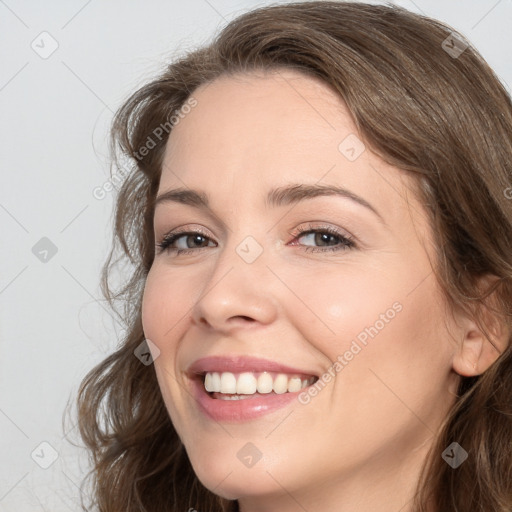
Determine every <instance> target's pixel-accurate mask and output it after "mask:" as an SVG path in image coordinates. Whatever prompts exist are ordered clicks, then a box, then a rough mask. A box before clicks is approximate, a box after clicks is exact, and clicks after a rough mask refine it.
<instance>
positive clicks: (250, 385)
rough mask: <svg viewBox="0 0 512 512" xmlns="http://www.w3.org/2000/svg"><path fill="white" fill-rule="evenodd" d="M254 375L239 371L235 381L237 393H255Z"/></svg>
mask: <svg viewBox="0 0 512 512" xmlns="http://www.w3.org/2000/svg"><path fill="white" fill-rule="evenodd" d="M256 383H257V381H256V377H255V376H254V375H253V374H252V373H248V372H247V373H241V374H240V376H239V377H238V380H237V381H236V393H237V395H253V394H254V393H256Z"/></svg>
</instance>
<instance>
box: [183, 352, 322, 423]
mask: <svg viewBox="0 0 512 512" xmlns="http://www.w3.org/2000/svg"><path fill="white" fill-rule="evenodd" d="M187 374H188V376H189V379H190V382H191V385H192V387H193V391H194V397H195V399H196V403H197V404H198V405H199V409H200V411H201V412H202V413H204V414H205V415H206V416H207V417H208V418H210V419H214V420H215V421H227V422H240V421H248V420H254V419H257V418H259V417H261V416H262V415H265V414H268V413H270V412H272V411H275V410H277V409H280V408H282V407H285V406H287V405H291V404H292V403H293V402H294V401H296V400H297V397H298V395H299V394H300V393H302V392H303V391H304V390H306V389H307V388H308V387H310V386H312V385H314V384H315V383H316V382H317V381H318V379H319V377H318V375H315V374H313V373H310V372H308V371H303V370H299V369H296V368H291V367H288V366H285V365H281V364H278V363H276V362H273V361H268V360H263V359H256V358H251V357H247V356H239V357H219V356H217V357H208V358H204V359H200V360H198V361H196V362H195V363H194V364H193V365H192V366H191V367H190V368H189V370H188V372H187Z"/></svg>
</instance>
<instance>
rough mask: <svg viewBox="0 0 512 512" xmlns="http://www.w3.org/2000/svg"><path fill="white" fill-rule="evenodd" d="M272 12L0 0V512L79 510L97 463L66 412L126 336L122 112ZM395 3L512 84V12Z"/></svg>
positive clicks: (231, 1)
mask: <svg viewBox="0 0 512 512" xmlns="http://www.w3.org/2000/svg"><path fill="white" fill-rule="evenodd" d="M269 3H270V2H257V1H249V0H246V1H240V0H239V1H235V0H190V1H188V2H186V3H185V2H184V1H181V2H178V1H177V0H168V1H163V0H158V1H152V2H142V1H134V0H131V1H124V2H123V1H121V0H111V1H109V2H102V1H100V0H89V1H84V0H73V1H70V0H67V1H64V0H60V1H52V2H36V1H35V0H31V1H16V0H5V1H4V0H0V45H1V48H2V53H1V66H0V109H1V117H0V147H1V160H0V161H1V176H2V187H1V189H0V226H1V234H2V241H1V244H0V257H1V267H0V354H1V357H0V434H1V435H0V461H1V467H0V511H9V512H10V511H16V512H20V511H21V512H25V511H26V512H31V511H44V510H48V511H50V510H51V511H52V512H61V511H70V510H71V511H78V510H79V493H80V491H79V489H78V484H79V482H80V480H81V478H82V477H83V475H84V474H85V471H86V469H87V464H86V462H87V459H86V458H85V454H84V452H83V450H81V449H80V448H78V447H75V446H73V445H72V444H71V443H70V442H69V440H73V439H75V440H76V429H74V428H73V427H74V423H73V421H72V420H71V421H70V422H68V423H67V425H66V426H65V427H63V425H62V418H63V411H64V408H65V406H66V403H67V401H68V399H69V398H70V397H73V394H74V393H75V392H76V389H77V387H78V384H79V382H80V380H81V377H83V376H84V375H85V373H86V371H87V370H88V369H90V368H91V367H92V366H93V364H94V363H95V362H98V361H100V360H101V359H102V358H103V357H105V355H106V354H107V353H108V352H109V351H111V350H112V348H113V347H114V346H115V344H116V336H118V333H119V328H118V327H116V322H115V321H114V320H113V319H112V317H111V316H110V314H109V311H108V308H107V307H106V305H105V304H104V301H102V298H101V294H100V291H99V274H100V269H101V265H102V263H103V260H104V258H105V256H106V253H107V250H108V245H109V241H110V225H111V224H110V222H111V220H110V214H111V209H112V204H113V203H112V199H113V192H108V193H106V194H105V197H104V198H103V199H97V198H95V197H94V195H93V191H94V189H95V188H97V187H102V186H103V185H104V184H105V183H106V182H107V181H108V178H109V167H108V153H107V148H106V144H105V140H106V133H107V130H108V125H109V122H110V119H111V117H112V114H113V112H114V111H115V110H116V108H117V107H118V106H119V105H120V103H121V101H122V100H123V98H125V97H126V96H127V94H128V93H129V92H131V91H133V90H134V89H135V88H137V87H138V86H140V85H142V84H143V83H144V82H145V81H147V80H148V79H149V78H151V77H152V76H153V75H154V74H155V73H157V72H158V71H159V70H160V69H161V68H162V67H163V65H164V64H165V63H166V62H167V61H168V60H169V59H171V58H172V57H173V56H174V55H177V54H179V53H181V52H183V51H184V50H186V49H191V48H193V47H196V46H198V45H201V44H203V43H206V42H207V41H208V40H209V39H210V38H211V36H212V34H214V33H215V32H216V31H218V30H219V29H220V28H221V27H222V26H224V25H225V24H226V22H228V21H229V20H231V19H232V18H233V17H235V16H236V15H237V14H240V13H241V12H243V11H246V10H248V9H250V8H252V7H256V6H259V5H265V4H269ZM374 3H381V2H374ZM395 3H396V4H399V5H402V6H404V7H406V8H408V9H410V10H412V11H414V12H419V13H424V14H426V15H428V16H432V17H435V18H438V19H440V20H442V21H445V22H448V23H449V24H451V25H452V26H453V27H455V28H456V29H458V30H460V31H462V33H463V34H464V35H465V36H466V37H467V38H468V39H469V40H470V41H471V42H472V43H473V44H474V45H475V46H476V47H477V48H478V49H479V50H480V52H481V53H482V54H483V56H484V57H485V58H486V59H487V61H488V62H489V64H490V65H491V66H492V67H493V68H494V69H495V71H496V73H497V74H498V76H499V77H500V78H501V80H502V81H503V82H504V83H507V82H508V83H510V84H512V64H511V61H510V50H511V47H512V35H511V31H510V22H511V21H512V1H510V0H500V1H496V0H471V1H464V2H462V1H451V2H448V1H446V0H414V1H412V0H403V1H397V2H395ZM42 32H47V33H48V34H49V35H44V34H43V35H41V33H42ZM57 44H58V47H57V49H56V50H55V51H54V52H53V53H52V54H51V55H48V54H49V53H50V51H51V50H52V49H53V48H52V45H53V46H56V45H57ZM507 88H508V86H507ZM43 237H46V238H47V239H49V240H50V241H51V244H49V242H48V241H47V240H43V241H41V239H42V238H43ZM55 250H57V252H56V253H55V254H53V252H54V251H55ZM45 251H48V252H45ZM52 251H53V252H52ZM41 443H48V444H42V445H41ZM55 457H56V459H55ZM54 459H55V460H54ZM50 464H51V465H50ZM44 466H49V467H48V468H47V469H44Z"/></svg>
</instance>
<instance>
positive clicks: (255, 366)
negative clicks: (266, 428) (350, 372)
mask: <svg viewBox="0 0 512 512" xmlns="http://www.w3.org/2000/svg"><path fill="white" fill-rule="evenodd" d="M264 371H269V372H280V373H288V374H292V375H293V374H299V375H312V376H313V375H315V374H314V373H312V372H310V371H306V370H300V369H298V368H292V367H291V366H286V365H283V364H280V363H276V362H275V361H270V360H269V359H261V358H257V357H248V356H210V357H203V358H201V359H198V360H196V361H194V363H192V364H191V365H190V367H189V368H188V371H187V373H188V374H189V376H193V374H204V373H206V372H232V373H238V372H264ZM315 376H316V375H315Z"/></svg>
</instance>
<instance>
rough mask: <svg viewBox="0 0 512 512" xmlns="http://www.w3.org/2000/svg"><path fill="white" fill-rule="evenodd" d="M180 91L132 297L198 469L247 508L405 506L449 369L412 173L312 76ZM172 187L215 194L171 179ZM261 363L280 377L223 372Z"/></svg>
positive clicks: (259, 78)
mask: <svg viewBox="0 0 512 512" xmlns="http://www.w3.org/2000/svg"><path fill="white" fill-rule="evenodd" d="M193 96H194V97H195V98H196V100H197V106H196V107H195V108H194V109H192V110H191V112H190V113H189V114H187V115H186V117H185V118H184V119H182V120H181V121H180V123H179V124H178V125H177V126H175V128H174V129H173V130H172V132H171V135H170V138H169V141H168V144H167V148H166V153H165V158H164V165H163V170H162V178H161V182H160V187H159V191H158V195H159V196H162V197H161V200H160V201H159V202H158V204H157V207H156V211H155V218H154V227H155V237H156V240H157V243H162V241H163V240H164V239H165V238H166V241H164V245H166V246H167V248H166V249H164V250H160V248H158V247H157V254H156V256H155V260H154V263H153V266H152V268H151V270H150V272H149V275H148V277H147V282H146V287H145V292H144V300H143V311H142V313H143V326H144V332H145V335H146V337H147V339H149V340H151V342H152V343H154V344H155V345H156V346H157V347H158V349H159V350H160V355H159V356H158V357H157V358H156V360H155V370H156V373H157V377H158V382H159V385H160V389H161V392H162V395H163V398H164V401H165V404H166V407H167V409H168V411H169V414H170V416H171V419H172V421H173V424H174V426H175V428H176V430H177V432H178V434H179V435H180V438H181V439H182V441H183V443H184V445H185V447H186V450H187V453H188V455H189V458H190V460H191V463H192V465H193V468H194V471H195V472H196V474H197V475H198V477H199V479H200V480H201V481H202V483H203V484H204V485H205V486H206V487H208V488H209V489H210V490H212V491H213V492H215V493H216V494H219V495H222V496H224V497H228V498H231V499H234V498H240V502H241V503H245V504H246V505H247V507H251V508H247V510H252V508H254V510H257V507H256V504H257V503H260V504H261V503H264V500H269V501H268V503H271V504H272V506H270V505H268V506H267V508H265V510H274V508H272V507H276V508H275V510H278V509H279V510H287V509H290V510H294V508H293V507H294V506H295V507H297V504H296V502H295V501H294V500H297V501H299V502H300V504H301V505H302V506H303V507H304V508H306V509H307V510H321V508H320V504H324V505H325V506H328V504H329V503H330V502H329V501H326V500H333V504H335V503H337V504H338V506H334V505H333V504H331V505H332V506H334V508H335V509H337V510H346V509H347V510H353V508H350V505H352V506H355V504H357V503H359V504H361V503H364V504H367V505H368V510H373V509H375V510H377V509H378V510H388V509H387V508H386V509H384V508H383V503H384V504H387V505H388V506H389V507H390V508H389V510H398V509H399V508H400V506H398V507H397V508H393V507H394V505H395V504H402V505H403V504H404V503H405V502H406V501H407V500H408V499H410V497H411V496H410V494H411V493H412V492H413V486H414V483H415V482H414V481H415V478H416V476H417V472H418V471H419V464H420V463H421V461H422V459H423V457H424V456H425V454H426V450H427V448H428V447H429V446H430V442H431V440H432V437H433V435H434V434H435V432H436V430H437V428H438V426H439V424H440V422H441V421H442V419H443V418H444V416H445V415H446V413H447V411H448V409H449V407H450V406H451V404H452V403H453V402H452V401H453V399H454V394H455V393H456V390H457V383H458V376H457V375H456V374H455V373H454V372H453V370H452V356H453V354H454V351H455V344H454V341H453V339H452V338H451V337H450V334H449V332H448V331H447V329H448V328H450V327H453V326H451V324H450V321H449V318H448V316H447V314H446V309H445V302H444V300H443V298H442V295H441V292H440V289H439V287H438V285H437V283H436V280H435V278H434V274H433V273H432V268H431V264H430V262H429V257H428V255H427V252H426V251H427V250H428V251H429V253H430V256H431V258H433V247H432V241H431V233H430V230H429V228H428V224H427V221H426V216H425V214H424V209H423V207H422V206H421V205H420V204H419V203H418V202H417V200H416V199H415V196H414V194H413V192H412V189H411V183H412V182H411V181H409V180H410V178H409V177H408V176H406V175H405V174H404V173H403V172H402V171H399V170H398V169H396V168H393V167H391V166H389V165H387V164H385V163H384V162H382V161H381V160H380V159H379V158H378V157H377V156H376V155H374V154H372V153H371V151H370V150H369V148H366V149H365V148H364V146H363V145H362V143H361V142H360V140H359V139H358V138H357V137H356V135H355V134H357V130H356V128H355V126H354V124H353V122H352V121H351V118H350V116H349V115H348V113H347V110H346V108H345V107H344V104H343V103H342V101H341V100H340V99H339V97H338V96H337V95H336V94H334V92H332V91H331V90H330V89H329V88H328V87H327V86H326V85H324V84H322V83H321V82H319V81H317V80H315V79H312V78H310V77H306V76H304V75H302V74H298V73H296V72H294V71H291V70H283V71H281V72H279V73H277V72H272V73H266V74H254V73H252V74H244V75H236V76H230V77H227V76H225V77H221V78H219V79H217V80H216V81H214V82H212V83H211V84H209V85H207V86H201V87H200V88H199V89H198V90H196V91H195V92H194V94H193ZM300 186H302V187H314V190H313V189H311V190H309V191H306V192H307V193H305V194H302V193H300ZM288 187H293V188H292V189H290V190H288V192H286V191H284V192H283V190H285V189H286V190H287V189H288ZM321 187H331V189H330V191H329V192H328V193H327V192H325V190H324V192H325V193H324V194H321V193H319V190H320V188H321ZM333 187H336V188H337V190H338V192H339V193H338V194H335V193H334V192H333V190H334V188H333ZM177 189H187V190H194V191H197V192H198V193H199V194H200V195H201V194H202V195H203V199H204V196H207V199H208V207H206V206H205V205H204V204H199V203H200V202H201V201H199V198H198V197H197V196H193V195H191V194H188V195H187V194H181V195H176V194H174V195H173V194H167V195H166V196H164V194H165V193H167V192H171V191H176V190H177ZM276 189H280V191H281V193H279V191H278V192H275V190H276ZM271 191H274V192H273V193H272V194H271V195H270V196H269V194H270V192H271ZM267 196H269V197H267ZM173 197H174V198H175V199H176V198H178V199H179V200H172V199H173ZM202 202H204V201H202ZM301 231H302V232H301ZM176 233H187V234H188V236H187V235H181V236H180V237H179V238H175V239H174V240H172V239H170V238H169V236H168V235H169V234H176ZM183 249H186V251H185V252H181V253H177V250H183ZM450 333H453V331H452V330H450ZM217 356H219V357H221V358H224V359H218V360H212V359H210V360H208V359H207V360H204V359H203V358H208V357H217ZM244 356H247V357H252V358H257V359H258V360H261V359H263V360H266V362H265V361H263V362H261V361H254V360H250V359H243V357H244ZM199 360H202V361H199ZM198 361H199V362H198ZM267 364H268V368H266V366H265V365H267ZM194 365H195V366H194ZM265 370H268V373H269V375H270V377H272V378H273V380H272V383H273V385H274V386H275V388H274V389H277V390H278V393H274V392H271V393H261V394H259V393H257V394H252V395H251V394H249V395H246V396H248V398H246V399H244V400H225V399H223V398H229V397H230V396H225V395H226V394H227V393H228V392H229V393H232V392H233V391H234V390H236V384H234V385H235V388H233V389H231V388H230V387H229V383H230V382H231V381H233V378H232V376H231V375H229V373H233V374H234V376H235V382H236V377H238V376H239V374H240V373H241V372H243V373H245V374H246V375H245V376H244V377H243V378H242V380H244V379H245V382H246V384H247V386H248V387H247V388H244V386H243V385H242V384H240V386H241V387H240V388H239V391H240V393H243V392H244V391H246V392H248V393H252V392H253V391H254V386H255V385H257V383H258V380H257V379H258V377H259V376H260V375H261V374H262V373H264V372H265ZM206 372H209V373H210V376H209V377H208V379H209V380H208V386H209V389H213V388H212V387H211V386H218V385H219V383H218V382H217V381H216V379H217V377H216V376H215V375H214V374H215V373H218V374H219V377H220V374H221V373H222V372H225V373H226V374H227V377H226V376H224V377H223V379H224V381H223V383H222V385H223V386H226V387H223V388H222V389H220V388H216V389H217V390H219V389H220V391H223V392H224V395H222V394H220V393H207V392H206V391H205V389H204V385H203V382H202V381H203V380H204V374H205V373H206ZM280 373H281V374H283V375H285V377H280V378H279V379H281V381H282V382H281V383H280V384H279V383H278V384H276V381H277V380H278V379H277V375H278V374H280ZM294 375H295V376H297V377H300V381H295V384H293V385H292V386H291V388H290V390H291V391H292V392H291V393H281V391H283V389H285V388H286V386H287V385H288V384H289V383H290V382H291V381H290V380H288V379H289V378H291V377H293V376H294ZM311 377H315V379H316V380H317V382H316V383H315V384H313V385H311V386H309V387H306V388H304V389H302V390H301V391H297V392H294V390H296V389H298V387H293V386H297V385H298V386H299V387H300V386H302V385H306V386H308V385H309V384H310V381H309V382H308V381H307V379H308V378H311ZM265 378H266V379H268V377H265ZM212 382H213V384H212ZM255 382H256V384H254V383H255ZM283 383H284V384H283ZM267 384H268V383H267ZM279 386H285V388H280V387H279ZM267 391H268V390H267ZM251 401H254V402H251ZM369 489H371V492H369ZM290 495H292V496H293V497H294V498H293V499H292V498H291V497H290ZM336 496H337V498H335V497H336ZM341 496H343V499H342V501H340V499H341ZM335 499H337V501H334V500H335ZM365 500H366V501H365ZM382 500H384V501H382ZM340 503H343V504H344V505H346V506H347V508H346V509H345V508H343V509H342V508H341V505H340ZM372 503H373V504H374V506H375V508H372V505H371V504H372ZM251 504H252V505H251ZM308 505H309V508H308ZM332 506H331V508H327V509H331V510H332V509H333V508H332ZM277 507H280V508H277ZM323 510H326V508H323ZM359 510H366V508H360V509H359Z"/></svg>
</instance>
